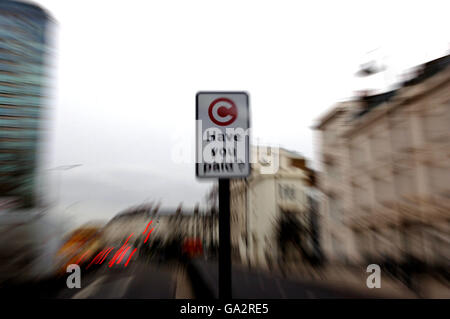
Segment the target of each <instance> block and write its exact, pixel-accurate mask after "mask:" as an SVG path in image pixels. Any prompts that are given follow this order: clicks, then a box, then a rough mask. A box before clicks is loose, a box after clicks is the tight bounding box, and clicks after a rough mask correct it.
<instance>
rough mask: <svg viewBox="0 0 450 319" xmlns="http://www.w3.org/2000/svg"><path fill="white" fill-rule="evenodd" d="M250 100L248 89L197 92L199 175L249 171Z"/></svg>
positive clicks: (226, 175) (227, 175)
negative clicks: (243, 90) (240, 90)
mask: <svg viewBox="0 0 450 319" xmlns="http://www.w3.org/2000/svg"><path fill="white" fill-rule="evenodd" d="M248 100H249V99H248V94H247V93H245V92H199V93H197V96H196V120H197V123H196V125H197V134H196V140H197V141H196V144H197V152H196V175H197V177H199V178H242V177H247V176H248V175H250V154H249V141H250V138H249V134H250V132H249V127H250V116H249V102H248Z"/></svg>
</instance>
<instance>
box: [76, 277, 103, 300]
mask: <svg viewBox="0 0 450 319" xmlns="http://www.w3.org/2000/svg"><path fill="white" fill-rule="evenodd" d="M106 277H107V276H102V277H100V278H98V279H97V280H95V281H94V282H93V283H91V284H90V285H89V286H87V287H85V288H83V289H82V290H81V291H80V292H78V293H76V294H75V295H74V296H73V297H72V299H86V298H88V297H89V296H90V295H93V294H94V293H96V292H97V291H98V289H99V288H100V286H101V284H102V283H103V282H104V281H105V280H106Z"/></svg>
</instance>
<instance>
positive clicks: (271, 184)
mask: <svg viewBox="0 0 450 319" xmlns="http://www.w3.org/2000/svg"><path fill="white" fill-rule="evenodd" d="M252 158H254V159H258V160H257V161H256V160H255V161H252V162H254V163H252V172H251V175H250V176H249V177H248V178H246V179H233V180H231V182H230V196H231V203H230V205H231V243H232V250H233V255H234V258H235V259H236V258H237V259H239V260H241V261H242V262H244V263H248V264H250V265H252V266H257V267H263V268H264V267H268V266H269V267H270V266H271V265H273V264H274V263H278V262H280V260H285V261H289V260H290V261H296V262H299V261H302V260H303V259H304V258H314V257H313V256H316V257H317V256H319V255H320V247H319V243H318V237H317V236H318V233H319V230H318V228H317V227H318V225H319V224H318V223H317V222H316V219H315V218H316V217H317V215H316V216H313V217H312V215H314V214H315V213H316V212H315V211H314V204H313V206H310V204H311V203H313V202H316V200H317V194H315V193H314V190H313V189H314V172H313V171H312V170H311V169H310V168H308V167H307V165H306V160H305V159H304V158H303V157H302V156H301V155H300V154H298V153H295V152H291V151H288V150H285V149H273V148H265V147H252ZM274 163H276V165H277V167H276V169H274V170H268V166H273V164H274ZM313 228H314V229H313Z"/></svg>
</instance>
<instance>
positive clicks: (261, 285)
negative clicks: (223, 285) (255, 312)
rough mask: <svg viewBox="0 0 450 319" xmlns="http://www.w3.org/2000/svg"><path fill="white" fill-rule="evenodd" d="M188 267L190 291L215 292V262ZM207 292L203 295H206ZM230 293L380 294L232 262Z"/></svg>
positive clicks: (297, 295) (256, 295)
mask: <svg viewBox="0 0 450 319" xmlns="http://www.w3.org/2000/svg"><path fill="white" fill-rule="evenodd" d="M188 269H191V272H192V269H194V270H195V271H196V272H197V273H196V274H194V276H195V277H197V278H196V279H197V280H195V281H194V291H196V294H197V295H199V293H198V292H199V291H200V292H201V290H202V289H204V288H207V289H208V290H207V294H210V295H211V297H212V298H217V296H218V264H217V263H216V262H206V261H203V260H194V261H192V262H191V265H190V266H188ZM207 294H203V296H206V297H207ZM232 296H233V298H238V299H241V298H242V299H260V298H261V299H321V298H380V297H383V296H380V295H376V294H373V293H371V292H370V291H369V290H368V289H367V287H366V289H355V288H354V287H348V286H340V285H335V284H333V283H331V282H328V281H320V280H310V279H306V278H305V279H301V278H293V277H292V278H289V277H288V278H284V277H282V276H280V275H278V274H275V273H271V272H267V271H262V270H254V269H252V270H249V269H247V268H245V267H241V266H236V265H233V268H232Z"/></svg>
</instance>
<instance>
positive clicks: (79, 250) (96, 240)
mask: <svg viewBox="0 0 450 319" xmlns="http://www.w3.org/2000/svg"><path fill="white" fill-rule="evenodd" d="M102 246H103V245H102V242H101V228H100V227H97V226H92V225H89V226H82V227H79V228H77V229H75V230H74V231H72V232H71V233H70V234H69V235H67V236H66V238H65V240H64V244H63V245H62V246H61V248H60V249H59V251H58V253H57V263H58V267H57V271H56V275H58V276H63V275H65V274H66V269H67V266H68V265H70V264H78V265H79V266H80V267H81V266H87V265H89V264H90V263H91V261H92V259H93V258H95V256H96V255H97V254H98V253H99V252H100V251H101V248H102ZM93 268H94V267H92V269H93Z"/></svg>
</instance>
